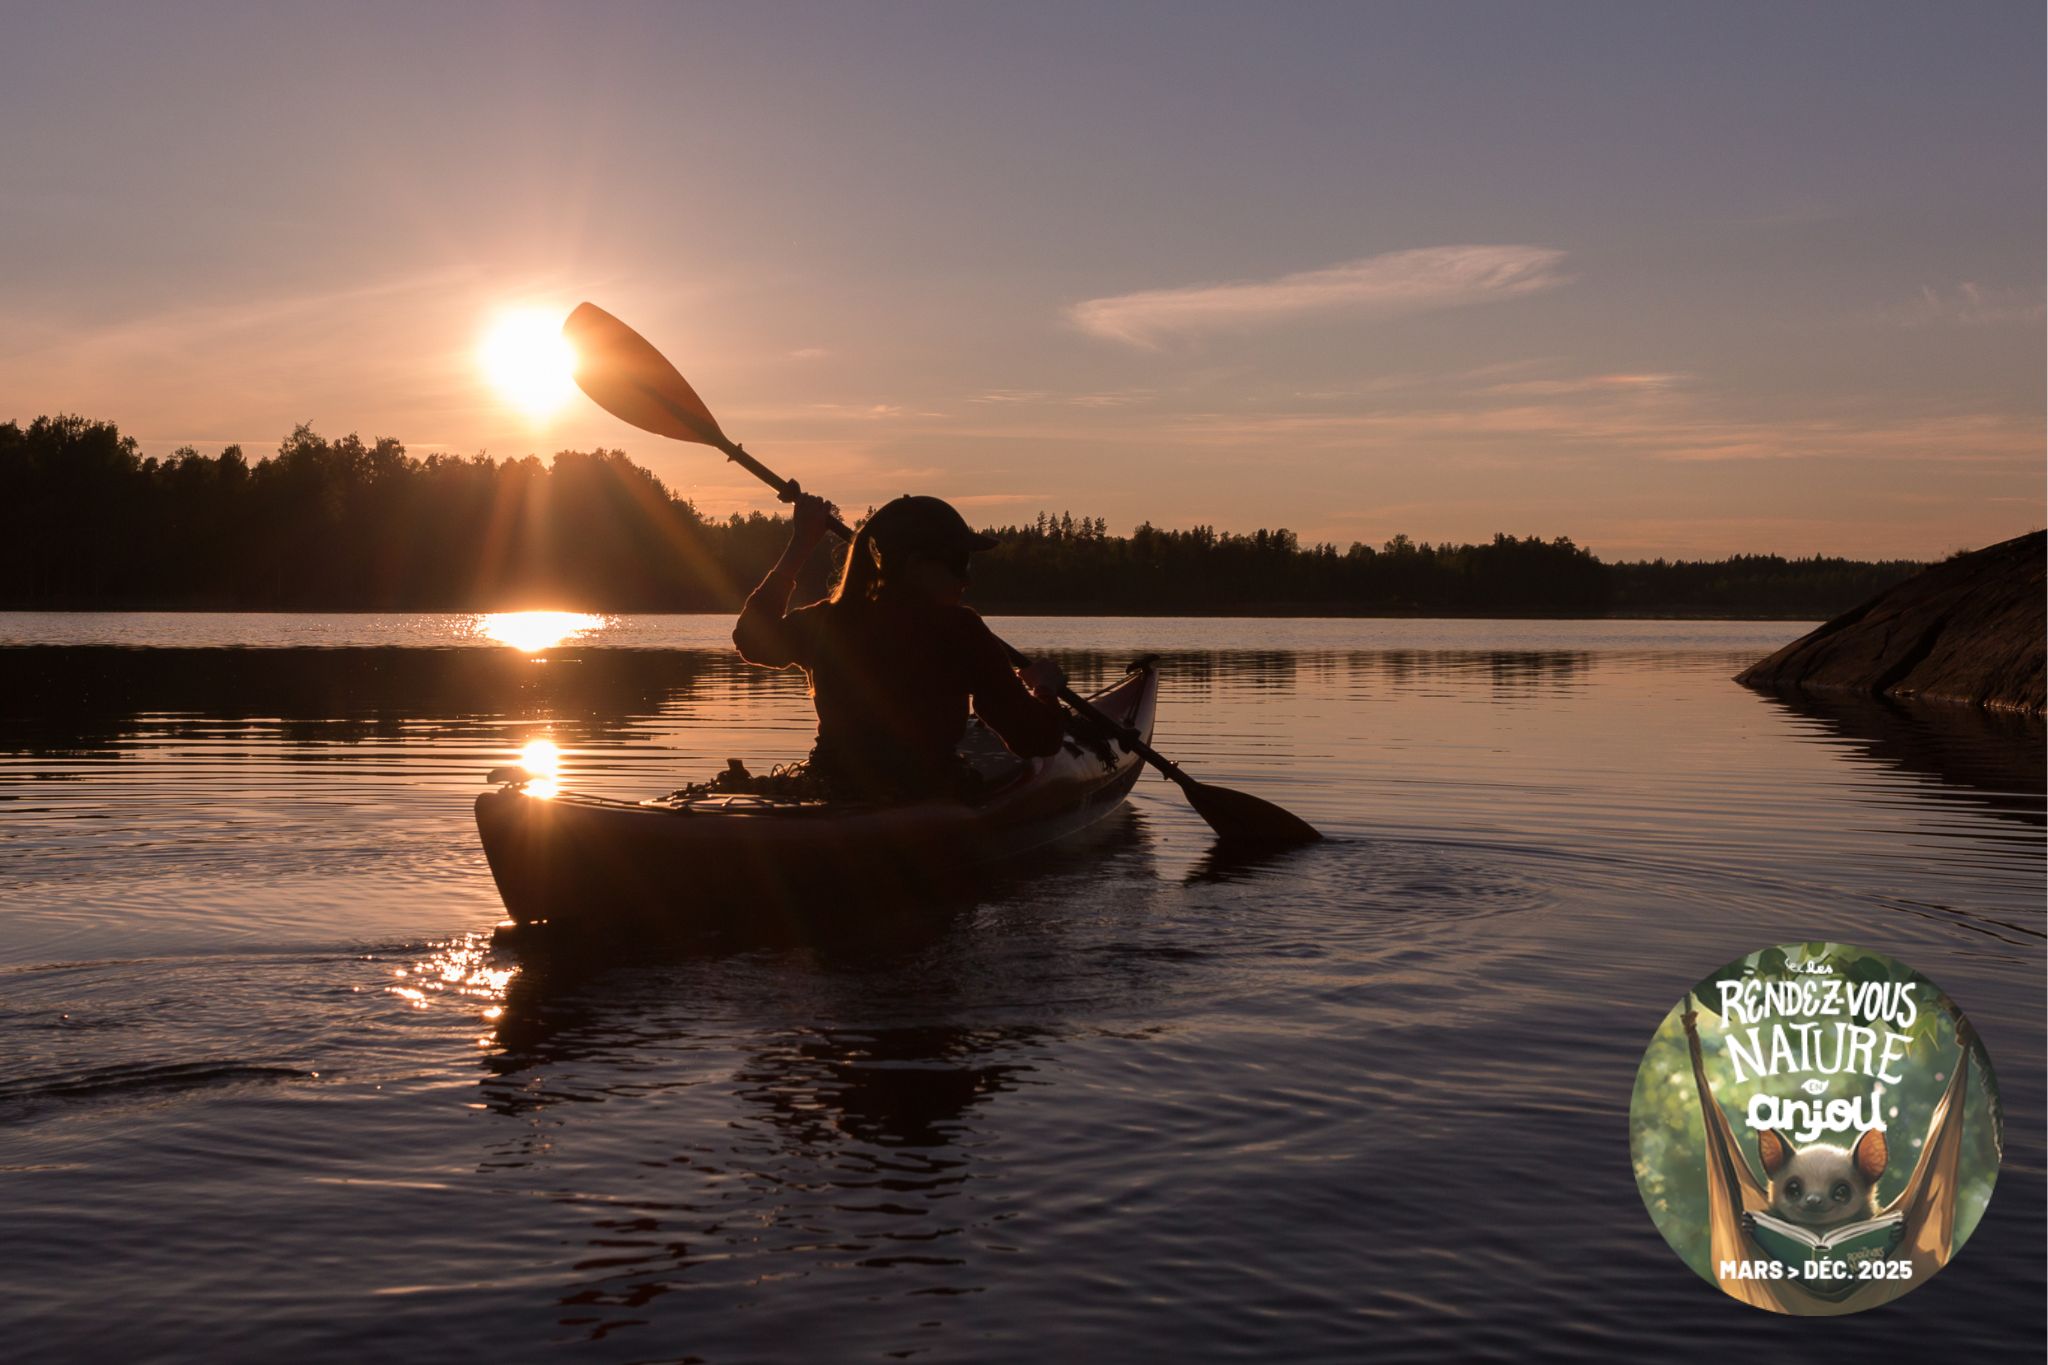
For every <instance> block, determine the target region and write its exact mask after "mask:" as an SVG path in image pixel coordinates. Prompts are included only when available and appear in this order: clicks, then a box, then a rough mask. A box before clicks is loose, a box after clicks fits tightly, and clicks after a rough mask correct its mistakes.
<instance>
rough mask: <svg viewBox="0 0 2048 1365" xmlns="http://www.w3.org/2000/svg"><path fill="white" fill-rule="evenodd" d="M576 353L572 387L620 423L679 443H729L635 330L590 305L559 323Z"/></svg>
mask: <svg viewBox="0 0 2048 1365" xmlns="http://www.w3.org/2000/svg"><path fill="white" fill-rule="evenodd" d="M562 336H563V338H564V339H565V340H567V341H568V343H569V345H570V347H571V348H572V349H574V351H575V352H576V386H577V387H578V388H580V389H582V390H583V391H584V392H585V393H587V394H589V395H590V397H591V399H592V401H594V402H595V403H596V404H597V405H598V406H599V407H601V408H603V409H604V410H605V411H606V412H608V413H610V414H611V415H612V416H614V417H616V418H618V419H619V420H620V421H622V422H630V423H632V424H633V425H634V426H636V427H638V428H640V429H641V430H642V431H651V432H653V433H654V434H655V435H657V436H670V437H673V438H675V439H676V440H678V441H695V442H697V443H698V444H699V445H707V446H717V447H718V448H719V449H721V450H722V449H724V448H725V447H726V446H728V445H730V444H731V442H729V441H727V440H726V438H725V433H724V432H722V431H720V430H719V429H718V419H717V418H715V417H713V416H712V415H711V409H709V408H707V407H705V406H704V400H703V399H701V398H699V397H698V396H697V391H696V390H695V389H693V388H691V387H690V381H689V380H687V379H685V378H683V376H682V375H681V374H679V373H677V371H676V367H675V366H673V365H671V364H669V363H668V360H667V358H666V357H664V356H663V355H662V353H661V352H660V351H657V350H655V349H654V347H653V346H652V345H650V344H649V343H648V341H647V338H645V337H643V336H641V335H640V334H639V333H638V332H636V331H634V330H633V329H632V328H631V327H628V326H627V325H626V324H625V323H623V322H620V321H619V320H618V319H617V318H615V317H613V316H612V315H611V314H610V313H607V312H605V311H604V309H602V308H599V307H598V306H597V305H596V304H594V303H579V304H578V305H576V311H575V312H573V313H571V314H569V320H568V321H567V322H564V323H563V324H562Z"/></svg>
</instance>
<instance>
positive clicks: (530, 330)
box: [477, 308, 576, 417]
mask: <svg viewBox="0 0 2048 1365" xmlns="http://www.w3.org/2000/svg"><path fill="white" fill-rule="evenodd" d="M477 359H478V360H479V361H480V362H481V363H482V365H483V369H484V374H485V375H486V376H488V377H489V379H490V381H491V383H492V384H493V385H494V386H496V388H497V390H498V392H500V393H502V394H503V395H504V396H505V397H506V398H507V399H509V400H510V401H511V402H513V403H514V404H516V405H517V406H518V407H519V408H521V409H522V410H523V411H524V412H525V413H526V414H527V415H528V416H529V417H545V416H547V415H548V414H549V413H551V412H553V411H554V410H555V409H556V408H559V407H560V406H562V404H563V403H565V402H567V401H568V400H569V398H570V396H571V395H573V394H574V393H575V392H576V381H575V380H574V379H573V378H571V375H572V373H573V372H574V370H575V368H576V353H575V351H574V350H573V349H571V348H570V345H569V343H568V341H566V340H565V339H564V338H563V336H562V321H561V319H560V318H559V317H557V316H556V315H555V314H553V313H549V312H546V311H543V310H541V309H538V308H525V309H521V310H519V311H518V312H511V313H503V314H500V315H499V316H498V318H497V320H496V321H495V322H493V323H492V324H491V329H490V330H489V331H488V332H486V333H485V334H484V339H483V344H482V345H481V346H480V347H479V348H478V349H477Z"/></svg>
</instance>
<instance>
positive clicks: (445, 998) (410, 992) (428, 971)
mask: <svg viewBox="0 0 2048 1365" xmlns="http://www.w3.org/2000/svg"><path fill="white" fill-rule="evenodd" d="M518 974H519V968H518V967H516V966H513V967H501V966H499V965H497V960H496V959H495V958H494V956H493V954H492V951H491V937H490V935H489V934H464V935H462V936H461V937H459V938H452V939H448V940H447V941H445V942H441V943H436V944H433V945H431V946H430V949H429V952H428V954H427V956H425V957H423V958H420V959H418V960H417V961H415V962H413V963H412V964H411V965H410V966H406V967H397V968H394V969H393V970H392V973H391V977H392V980H391V984H390V985H389V986H387V987H385V989H386V990H387V991H389V992H390V993H391V994H392V995H394V996H396V997H398V998H399V999H400V1000H403V1001H405V1002H406V1003H407V1004H408V1005H410V1006H411V1007H412V1008H414V1009H416V1010H425V1009H433V1008H434V1007H436V1006H437V1005H438V1006H450V1005H453V1006H458V1007H462V1008H475V1009H476V1010H477V1013H478V1016H479V1017H480V1018H481V1019H482V1020H483V1022H484V1023H486V1024H491V1025H495V1024H496V1023H497V1021H498V1020H499V1019H500V1018H501V1017H502V1016H503V1015H504V1013H505V992H506V991H507V990H508V989H510V987H511V985H512V978H513V977H515V976H517V975H518ZM477 1042H478V1044H479V1045H480V1046H489V1045H490V1044H491V1042H492V1039H491V1038H490V1037H489V1036H488V1035H485V1036H483V1037H480V1038H478V1039H477Z"/></svg>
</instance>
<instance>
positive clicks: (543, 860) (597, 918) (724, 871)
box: [476, 660, 1159, 929]
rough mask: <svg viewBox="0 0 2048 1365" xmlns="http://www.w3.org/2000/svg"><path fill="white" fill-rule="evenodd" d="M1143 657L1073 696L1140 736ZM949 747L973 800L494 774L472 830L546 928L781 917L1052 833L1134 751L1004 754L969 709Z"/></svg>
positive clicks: (839, 903) (1073, 741)
mask: <svg viewBox="0 0 2048 1365" xmlns="http://www.w3.org/2000/svg"><path fill="white" fill-rule="evenodd" d="M1158 690H1159V677H1158V669H1157V667H1156V666H1155V665H1154V664H1153V663H1152V662H1151V661H1150V660H1144V661H1141V662H1140V663H1138V664H1136V665H1133V666H1132V670H1131V671H1130V672H1129V673H1127V674H1125V675H1124V677H1123V678H1122V679H1120V680H1119V681H1118V682H1116V683H1114V684H1112V685H1111V686H1109V687H1107V688H1104V689H1103V690H1102V691H1100V692H1098V693H1096V694H1095V695H1094V696H1093V697H1091V698H1090V699H1089V700H1090V701H1091V702H1092V703H1093V704H1094V706H1095V707H1096V709H1098V710H1100V711H1102V712H1103V713H1104V714H1105V715H1106V716H1108V717H1109V718H1110V719H1111V720H1112V721H1114V722H1116V723H1117V724H1118V725H1120V726H1123V727H1125V728H1127V729H1129V730H1133V731H1135V732H1136V733H1137V734H1138V736H1139V737H1140V738H1141V739H1144V740H1146V741H1147V742H1149V741H1150V739H1151V735H1152V722H1153V716H1154V712H1155V711H1156V709H1157V701H1158ZM962 747H963V752H965V753H966V754H967V755H968V758H969V761H970V762H972V763H974V764H975V766H976V767H977V768H978V769H980V770H981V771H982V772H983V773H984V775H985V776H987V777H988V778H989V779H990V780H991V790H990V791H989V793H988V795H987V796H986V797H985V798H984V799H982V800H981V801H978V802H977V803H975V804H973V805H968V804H966V803H964V802H959V801H923V802H915V803H909V804H903V805H892V806H879V805H874V806H871V805H858V806H853V805H846V804H826V803H822V802H815V801H807V802H795V801H780V800H773V799H769V798H765V797H760V796H751V795H717V796H699V797H695V798H693V799H681V798H659V799H656V800H652V801H641V802H632V801H616V800H610V799H607V798H603V797H595V796H581V795H576V794H573V793H560V794H552V795H543V794H540V793H539V792H537V791H535V790H531V789H529V788H528V787H527V786H526V785H525V784H524V783H521V782H517V781H515V782H509V783H506V784H505V785H503V786H500V787H498V788H497V789H495V790H492V791H487V792H484V793H483V794H481V795H479V796H478V797H477V800H476V820H477V831H478V834H479V835H480V836H481V838H482V841H483V847H484V854H485V857H486V858H487V859H488V860H489V863H490V867H491V875H492V877H493V879H494V880H495V881H496V882H497V886H498V892H499V895H500V897H501V898H502V899H503V900H504V902H505V908H506V910H507V911H508V913H509V914H510V916H511V919H512V921H513V922H514V923H515V924H516V925H519V926H521V927H528V926H536V925H543V924H545V925H548V926H550V927H552V928H556V929H562V928H570V927H597V926H601V925H618V924H628V925H635V926H654V927H662V928H733V927H747V926H760V925H763V924H764V923H765V924H780V925H788V924H790V923H792V922H801V921H814V920H816V919H818V918H820V917H828V916H833V915H835V914H837V913H838V912H840V911H842V910H843V909H845V908H846V907H848V906H850V905H852V904H854V903H855V902H856V900H857V901H858V903H860V904H865V905H873V904H878V903H879V904H883V905H889V906H893V907H897V908H901V907H904V906H909V905H915V904H918V903H922V902H925V901H928V900H931V899H933V898H935V897H942V896H945V895H948V894H950V893H954V892H957V891H959V890H961V889H963V888H964V887H969V886H971V885H972V882H973V876H974V873H975V872H976V871H977V870H979V869H981V868H984V867H988V866H990V865H993V864H998V863H1001V862H1003V861H1005V860H1007V859H1010V858H1014V857H1016V856H1017V855H1018V854H1021V853H1024V852H1027V851H1029V850H1031V849H1033V848H1038V847H1041V846H1043V845H1045V844H1048V843H1051V842H1054V841H1055V840H1058V839H1062V838H1065V837H1066V836H1068V835H1070V834H1073V833H1075V832H1077V831H1079V830H1081V829H1084V828H1086V827H1087V826H1089V825H1092V824H1094V823H1095V822H1097V821H1098V820H1100V819H1102V818H1103V817H1104V816H1105V815H1107V814H1109V813H1110V812H1111V811H1113V810H1115V809H1116V808H1117V807H1118V806H1119V805H1121V804H1122V802H1123V799H1124V796H1125V795H1126V794H1127V793H1128V792H1129V791H1130V789H1131V787H1132V786H1133V785H1134V784H1135V783H1136V782H1137V779H1138V776H1139V774H1140V773H1141V772H1142V770H1143V760H1142V759H1140V758H1139V757H1138V755H1137V754H1135V753H1133V752H1131V751H1129V750H1127V749H1125V748H1124V747H1123V746H1122V745H1121V744H1117V743H1115V742H1113V741H1108V740H1094V739H1091V738H1088V737H1085V736H1081V737H1077V736H1075V735H1072V734H1070V737H1069V739H1068V741H1067V743H1066V744H1065V745H1064V746H1063V747H1062V749H1061V750H1060V751H1059V752H1057V753H1055V754H1052V755H1050V756H1049V757H1045V758H1033V759H1018V758H1016V757H1015V756H1014V755H1012V754H1010V753H1009V751H1008V750H1007V749H1004V748H1003V746H1002V744H1001V741H999V740H997V739H995V737H994V736H993V735H991V734H989V732H987V731H986V730H985V729H984V728H983V727H981V726H980V725H979V724H978V723H976V724H971V725H970V726H969V727H968V735H967V737H966V740H965V742H964V743H963V746H962Z"/></svg>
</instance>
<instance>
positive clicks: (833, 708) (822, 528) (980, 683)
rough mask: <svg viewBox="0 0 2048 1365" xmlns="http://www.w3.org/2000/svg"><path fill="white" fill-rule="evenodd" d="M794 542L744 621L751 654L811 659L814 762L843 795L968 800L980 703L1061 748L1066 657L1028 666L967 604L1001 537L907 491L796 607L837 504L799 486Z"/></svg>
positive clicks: (777, 661)
mask: <svg viewBox="0 0 2048 1365" xmlns="http://www.w3.org/2000/svg"><path fill="white" fill-rule="evenodd" d="M794 503H795V514H794V516H793V517H792V519H791V527H790V535H789V545H788V547H787V548H786V549H785V550H784V551H783V552H782V558H781V559H780V560H778V561H777V562H776V564H775V567H774V568H772V569H770V570H769V571H768V576H767V577H766V578H764V579H762V580H761V585H760V586H759V587H757V588H755V589H754V592H753V594H752V596H750V597H748V598H747V604H746V606H745V607H744V608H743V609H742V610H741V612H740V619H739V623H738V624H737V625H736V626H735V627H734V628H733V633H732V638H733V643H734V644H735V645H737V646H738V647H739V651H740V657H741V658H743V659H745V660H746V661H747V662H748V663H751V664H758V665H760V666H762V667H764V668H788V667H790V666H792V665H795V666H798V667H801V668H802V669H803V670H804V672H805V674H806V675H807V676H808V677H809V679H810V684H811V697H812V700H813V702H814V703H815V704H816V706H817V709H818V741H817V746H816V747H815V748H814V749H813V750H812V753H811V761H810V770H811V772H812V773H813V774H815V775H816V776H817V777H818V778H819V780H820V781H821V782H822V783H823V784H824V785H825V787H826V788H827V789H829V790H832V791H835V792H837V791H848V792H851V793H853V794H854V795H856V796H860V797H864V798H867V799H871V800H889V801H905V800H920V799H929V798H932V797H968V798H971V797H972V795H973V794H974V787H975V785H976V782H975V776H974V773H973V770H972V769H970V768H968V766H967V764H966V762H965V760H963V759H962V758H961V757H960V755H959V753H958V751H957V747H956V746H957V745H958V744H959V742H960V737H961V734H962V732H963V731H964V730H965V729H966V725H967V712H968V704H969V702H970V700H971V701H972V703H973V708H974V713H975V714H976V715H977V716H979V717H980V718H981V720H982V722H983V723H984V724H986V725H987V726H988V727H989V729H991V730H993V731H994V732H995V733H996V734H997V735H999V736H1000V737H1001V738H1002V741H1003V743H1004V744H1006V745H1008V746H1009V748H1010V751H1011V752H1012V753H1015V754H1017V755H1019V756H1020V757H1024V758H1033V757H1039V756H1042V755H1047V754H1052V753H1055V752H1057V751H1058V750H1059V747H1060V743H1061V741H1062V738H1063V736H1064V733H1065V720H1064V716H1063V714H1062V712H1061V711H1060V710H1059V708H1058V706H1057V705H1056V704H1055V702H1054V695H1055V694H1056V693H1057V692H1058V690H1059V689H1060V688H1061V687H1063V686H1065V684H1066V678H1065V676H1064V675H1063V674H1062V673H1061V672H1060V669H1059V666H1058V665H1057V664H1054V663H1053V662H1052V661H1051V660H1049V659H1038V660H1035V661H1033V662H1032V663H1031V664H1030V666H1028V667H1027V668H1025V669H1024V670H1023V671H1022V672H1021V673H1020V672H1018V671H1017V670H1015V669H1013V668H1012V667H1011V666H1010V659H1009V655H1008V654H1007V653H1006V652H1005V650H1004V649H1003V646H1002V645H1001V644H1000V643H999V642H998V641H997V639H996V637H995V635H994V634H993V633H992V632H991V631H990V630H989V628H988V627H987V626H986V625H984V624H983V623H982V619H981V617H980V616H979V615H978V614H977V613H976V612H975V611H974V610H973V609H972V608H969V607H967V606H964V605H962V603H961V598H962V597H963V596H964V595H965V594H966V591H967V582H968V576H969V569H968V561H969V559H970V557H971V556H972V555H973V554H974V552H975V551H977V550H986V549H988V548H990V547H991V546H993V545H994V544H995V543H996V542H995V539H994V537H992V536H985V535H981V534H980V533H978V532H976V531H975V530H974V529H973V528H971V527H970V526H968V524H967V522H966V521H965V519H963V518H962V517H961V515H960V514H959V513H958V512H957V511H955V510H954V509H953V507H952V506H951V505H950V504H948V503H946V502H943V501H941V500H940V499H938V498H930V497H908V496H906V497H901V498H897V499H896V500H895V501H893V502H890V503H887V504H885V505H884V506H882V507H881V508H880V509H879V510H877V511H876V512H875V514H874V515H873V516H871V517H869V518H868V520H867V523H866V524H865V525H863V526H862V527H861V528H860V531H859V532H858V533H857V534H856V535H855V536H854V539H853V544H852V545H851V546H850V547H849V548H848V550H847V556H846V566H845V568H844V570H843V571H842V572H841V574H840V578H839V583H838V586H837V587H835V588H834V589H833V591H832V593H831V595H830V596H829V597H827V598H825V599H824V600H822V601H818V602H814V603H812V604H810V605H809V606H805V607H799V608H797V609H796V610H795V611H790V610H789V597H790V594H791V593H792V592H793V591H795V588H796V576H797V571H798V570H799V569H800V568H801V567H802V566H803V564H804V561H805V560H807V559H808V558H809V557H810V554H811V551H812V550H814V549H816V548H817V544H818V542H819V541H820V540H822V539H824V538H825V535H826V533H827V530H828V528H829V527H830V525H831V521H832V517H833V508H832V505H831V504H830V503H827V502H826V501H825V500H824V499H822V498H819V497H816V496H814V495H812V494H809V493H804V492H801V491H798V492H797V493H796V495H795V497H794Z"/></svg>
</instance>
